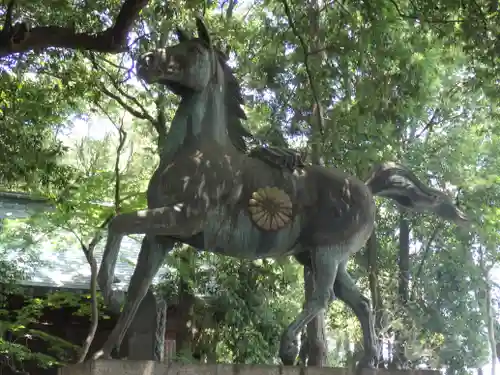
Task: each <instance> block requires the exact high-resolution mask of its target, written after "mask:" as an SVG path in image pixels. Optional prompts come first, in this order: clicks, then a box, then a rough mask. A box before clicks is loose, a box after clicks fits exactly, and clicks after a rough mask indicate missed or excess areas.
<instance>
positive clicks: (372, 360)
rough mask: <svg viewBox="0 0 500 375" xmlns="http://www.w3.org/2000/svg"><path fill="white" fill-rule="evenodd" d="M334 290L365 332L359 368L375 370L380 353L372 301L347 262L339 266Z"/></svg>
mask: <svg viewBox="0 0 500 375" xmlns="http://www.w3.org/2000/svg"><path fill="white" fill-rule="evenodd" d="M333 290H334V293H335V296H336V297H337V298H338V299H339V300H341V301H342V302H344V303H345V304H346V305H347V306H349V307H350V308H351V309H352V310H353V312H354V314H355V315H356V317H357V318H358V320H359V323H360V325H361V330H362V331H363V345H364V350H365V354H364V356H363V358H362V359H361V360H360V361H359V363H358V368H359V369H362V368H374V367H375V364H376V361H378V351H377V344H376V341H375V325H374V319H373V314H372V310H371V308H370V300H369V299H368V298H366V297H365V296H363V294H361V291H360V290H359V288H358V286H357V285H356V283H355V282H354V280H353V279H352V278H351V276H350V275H349V273H348V272H347V268H346V263H345V262H342V263H341V264H340V266H339V269H338V272H337V278H336V279H335V283H334V285H333Z"/></svg>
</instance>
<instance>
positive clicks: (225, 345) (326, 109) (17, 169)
mask: <svg viewBox="0 0 500 375" xmlns="http://www.w3.org/2000/svg"><path fill="white" fill-rule="evenodd" d="M493 3H494V2H490V1H462V2H453V1H447V0H440V1H438V2H437V3H436V2H432V3H431V2H425V1H424V2H419V3H418V4H416V3H414V2H405V1H403V2H394V1H392V0H377V1H376V2H374V3H373V2H372V3H366V2H351V3H346V2H344V3H334V4H329V3H328V5H325V4H321V3H320V2H314V1H308V2H302V1H294V2H293V3H291V4H288V3H286V4H287V5H288V6H289V8H290V15H289V14H287V13H286V12H285V7H284V3H283V0H268V1H263V2H255V3H253V4H247V3H246V2H243V3H241V4H237V3H236V2H233V1H229V2H224V3H223V4H222V3H221V4H219V3H217V2H207V3H205V2H199V1H180V2H173V3H172V2H167V3H165V2H163V1H159V0H151V1H150V2H149V6H148V7H146V8H144V9H143V11H142V13H141V18H140V20H139V22H137V24H136V25H135V26H134V28H133V32H132V33H131V35H130V38H129V41H130V46H129V47H130V48H129V51H127V52H125V53H123V54H118V55H107V54H98V53H90V52H86V51H66V50H47V51H46V52H44V53H38V52H37V51H33V52H30V53H26V54H23V55H20V56H16V57H14V56H9V57H8V58H6V59H5V63H6V65H5V66H6V71H7V72H8V73H7V74H4V75H2V76H1V78H0V88H1V90H0V103H2V104H1V106H0V115H1V116H2V118H3V121H2V125H1V126H3V127H4V128H5V129H4V130H5V131H2V132H1V133H2V136H0V146H1V147H0V171H1V172H0V184H2V185H3V186H4V187H11V188H15V189H24V190H31V191H36V192H38V193H43V194H45V195H46V196H48V197H49V198H50V199H51V200H53V201H54V202H55V204H56V210H55V211H54V212H49V213H44V214H42V215H40V216H38V217H34V218H32V219H31V220H29V221H28V222H26V223H25V224H24V226H18V227H15V226H12V227H11V228H9V230H8V231H7V232H6V233H4V236H5V237H4V241H3V243H8V244H9V246H10V248H15V247H20V246H25V245H21V241H20V240H19V238H20V236H22V237H23V239H25V240H28V242H27V245H26V249H29V248H32V247H33V245H34V244H35V243H36V242H37V241H39V240H40V239H44V240H45V239H46V238H50V240H51V241H52V242H54V243H59V245H58V246H55V247H59V248H64V247H65V246H66V244H68V243H74V242H75V239H74V236H77V237H78V238H79V239H81V240H82V242H83V243H87V242H88V240H89V239H90V238H92V236H93V235H94V234H95V231H96V228H97V227H99V226H100V225H101V224H102V222H103V221H104V219H105V218H106V217H108V216H109V215H110V214H111V213H112V212H114V210H115V209H116V207H114V205H115V203H116V202H115V180H116V170H115V166H114V160H115V156H116V155H115V154H116V143H117V141H116V136H115V134H116V133H115V132H113V133H111V134H107V133H108V132H106V131H102V129H100V128H104V127H108V128H109V129H111V130H114V129H113V124H114V125H115V126H116V127H117V128H118V127H120V126H122V125H123V126H124V128H125V129H126V130H127V133H128V138H127V144H126V147H125V149H124V150H123V151H122V155H123V158H122V161H121V164H120V166H119V174H118V175H119V177H120V181H121V188H120V192H119V198H120V206H121V207H120V209H121V210H122V211H127V210H132V209H136V208H139V207H144V206H145V204H146V202H145V197H144V194H143V193H142V192H144V191H145V189H146V187H147V182H148V179H149V177H150V175H151V173H152V171H153V169H154V167H155V164H156V162H157V160H158V151H159V150H161V147H162V143H163V140H164V139H165V137H166V134H167V130H168V124H169V121H170V120H171V118H172V116H173V113H174V110H175V106H176V105H177V99H176V98H175V97H173V96H172V95H171V94H170V93H165V92H163V91H162V89H161V88H160V87H157V86H151V87H145V86H144V85H143V84H142V83H141V82H138V81H137V80H136V78H135V75H134V74H133V67H132V61H133V60H134V59H135V57H136V56H137V55H138V54H139V53H141V52H144V51H145V50H147V49H149V48H152V47H154V46H162V45H163V44H164V43H165V42H169V43H170V42H173V40H174V39H173V33H172V31H173V29H174V27H175V26H177V25H182V26H184V27H186V28H187V29H188V30H193V29H194V24H193V19H192V17H193V15H194V14H195V13H197V12H204V13H205V18H206V20H207V23H208V24H209V25H210V28H211V29H212V30H213V33H214V36H215V38H216V45H218V46H220V48H222V49H224V50H226V49H228V47H230V50H228V51H229V55H230V57H231V60H230V61H231V64H232V65H233V66H234V67H235V72H236V75H237V77H238V79H239V80H240V81H241V82H242V85H243V87H244V95H245V98H246V106H245V110H246V112H247V114H248V118H249V120H248V121H247V125H248V126H249V128H251V130H252V131H253V132H254V133H255V134H256V135H257V136H258V137H259V138H260V139H262V140H263V141H265V142H267V143H272V144H278V145H285V144H287V143H289V144H292V145H294V146H297V147H300V148H304V149H307V150H308V151H310V152H311V150H313V149H315V148H317V147H319V150H320V154H321V155H320V156H321V159H322V160H323V162H324V163H325V164H326V165H328V166H337V167H340V168H342V169H345V170H347V171H349V172H351V173H354V174H357V175H358V176H360V177H364V176H365V175H366V174H367V172H368V170H369V168H370V167H371V166H372V165H373V163H374V162H378V161H381V160H397V161H400V162H403V163H405V164H406V165H408V166H409V167H410V168H411V169H412V170H414V171H415V172H416V173H417V174H418V175H419V176H420V177H421V178H423V179H424V180H426V181H427V182H429V183H430V184H433V185H436V186H437V187H439V188H441V189H444V190H446V191H448V192H449V193H450V194H451V195H453V196H456V197H457V199H458V201H459V202H460V204H461V205H462V206H463V207H465V209H466V210H467V212H468V214H469V215H470V217H471V222H472V228H471V231H470V232H460V231H458V230H457V228H455V227H453V226H451V225H448V224H444V223H440V222H438V221H437V220H435V219H433V218H429V217H424V216H422V215H415V216H413V217H410V218H409V225H410V234H411V235H410V242H411V243H410V252H409V254H407V255H408V256H409V259H410V269H409V273H410V280H409V287H408V290H407V291H406V292H407V293H408V295H409V299H408V301H407V303H405V304H403V303H402V302H401V291H400V290H399V289H398V278H399V273H400V271H401V267H400V266H399V265H398V259H399V258H400V257H401V256H402V255H404V254H402V252H401V246H400V244H399V242H398V241H399V240H400V229H399V228H400V227H399V225H400V220H401V218H400V214H399V212H398V211H397V210H396V209H395V207H394V206H393V205H392V204H391V203H388V202H386V201H382V200H381V201H378V202H377V203H378V207H379V217H378V221H377V222H378V226H377V229H376V234H377V239H378V246H377V257H376V259H377V264H376V266H377V281H378V290H379V292H380V297H381V300H382V311H378V312H377V314H378V316H379V317H380V321H379V327H378V329H379V333H380V334H383V335H385V337H386V345H388V346H390V345H393V344H394V345H396V344H397V342H396V343H393V342H392V341H391V340H389V338H394V337H405V341H406V348H407V350H406V355H407V357H408V359H410V360H411V365H412V366H417V365H419V364H427V365H428V366H430V367H433V368H445V369H446V370H447V372H448V373H450V374H451V373H456V374H459V373H465V372H467V371H469V370H470V369H473V368H480V367H481V366H483V365H484V364H485V363H486V362H487V361H491V358H490V357H491V355H490V354H489V353H490V352H491V353H493V351H492V350H493V349H494V348H492V345H491V342H490V341H491V340H490V339H491V330H490V329H488V328H487V327H488V326H489V322H488V316H489V315H490V312H489V310H488V309H487V307H488V306H490V305H491V306H492V307H493V310H494V315H496V316H497V315H498V296H497V295H496V294H495V293H497V292H498V286H497V285H496V284H495V282H496V281H495V280H494V277H493V276H494V275H495V272H496V273H497V272H498V271H497V264H498V259H499V256H498V252H497V250H496V249H497V248H498V244H499V240H500V237H499V233H500V231H499V226H498V223H499V222H500V220H499V210H498V208H497V207H499V206H500V204H499V199H500V190H499V188H498V187H499V186H500V184H499V183H498V182H499V181H500V180H499V175H498V170H499V163H500V159H499V158H498V152H497V149H498V145H499V136H500V131H499V126H498V124H499V121H498V120H499V114H500V112H499V107H498V104H499V99H498V90H497V89H498V79H499V77H500V75H499V71H498V66H500V65H499V64H498V56H499V54H498V53H497V52H498V38H497V37H496V36H497V35H498V34H499V32H498V31H499V30H498V27H499V26H498V25H500V22H498V17H500V14H499V11H498V7H496V8H495V7H493V6H492V4H493ZM119 6H120V2H119V1H93V2H85V4H83V3H81V4H80V3H79V2H76V3H71V4H70V3H68V2H52V3H51V5H50V8H49V7H47V6H46V5H43V6H39V4H37V5H36V6H35V5H34V3H31V2H25V1H19V10H18V12H19V13H18V16H24V17H26V18H27V19H30V20H31V21H33V22H34V24H36V25H40V24H41V25H48V24H52V25H59V26H61V25H65V22H66V20H67V19H69V18H72V19H74V20H75V27H76V28H77V30H95V31H98V30H102V29H103V28H104V27H108V26H109V24H110V23H111V18H110V17H111V16H110V15H112V14H116V12H117V11H118V9H119ZM81 7H84V9H83V8H81ZM96 15H100V16H99V17H98V16H96ZM290 16H291V17H290ZM301 39H302V40H303V41H304V42H305V43H304V44H305V48H304V44H303V43H301ZM312 86H315V88H316V90H317V92H318V93H319V99H318V100H317V102H316V100H315V99H314V95H313V93H312V88H311V87H312ZM318 103H319V104H320V105H321V107H322V109H323V124H322V126H323V128H322V129H317V128H314V126H313V125H312V124H314V117H313V114H314V112H313V108H314V107H315V105H318ZM83 114H85V115H83ZM82 122H90V123H92V122H94V123H97V129H98V130H99V132H98V133H99V134H88V136H85V137H81V138H80V139H79V140H78V141H77V142H76V143H75V142H73V143H72V142H69V140H68V138H67V137H66V136H65V135H64V134H66V133H68V132H69V131H70V130H71V129H70V128H71V127H74V128H75V129H78V128H80V129H81V127H82ZM93 129H94V131H95V132H97V131H96V130H95V129H96V127H95V126H94V128H93ZM318 132H320V133H321V134H320V135H321V136H320V137H318ZM101 133H102V134H101ZM61 140H64V142H60V141H61ZM57 250H58V251H60V250H61V249H57ZM2 251H4V250H2ZM8 251H9V249H7V248H6V250H5V254H7V253H8ZM54 251H56V250H54ZM27 254H28V252H26V255H25V256H26V257H27V261H28V262H34V259H32V258H30V257H29V256H28V255H27ZM365 255H366V253H365V254H358V255H357V256H356V257H355V262H353V264H352V265H351V272H352V273H353V274H354V275H355V276H356V278H357V280H358V283H359V285H360V286H361V287H362V289H363V290H364V291H365V293H366V294H369V288H368V285H369V282H368V279H367V269H369V268H370V267H371V266H373V265H370V264H368V260H367V259H368V258H367V257H366V256H365ZM2 259H6V258H5V257H2ZM0 267H1V268H0V269H1V270H4V269H5V271H6V272H5V273H1V272H0V275H6V276H7V277H9V278H10V279H18V278H20V277H22V276H23V275H22V274H19V272H21V273H22V270H19V269H18V268H17V267H15V265H14V264H13V263H12V262H9V261H5V260H3V261H2V262H1V263H0ZM165 267H166V268H165V269H166V270H167V271H168V272H167V273H166V275H167V276H165V278H164V279H163V280H162V282H161V283H160V285H159V286H158V288H159V290H160V291H161V293H163V294H164V295H165V296H167V297H168V300H169V301H174V302H176V301H177V302H178V301H181V300H183V298H186V296H189V295H190V296H195V297H196V298H195V299H196V302H195V303H194V306H193V310H192V312H190V319H191V320H192V324H193V325H194V326H195V327H197V329H198V331H197V332H196V334H195V335H194V339H193V340H192V342H191V344H192V345H190V346H189V347H188V348H187V351H188V354H187V355H184V357H185V358H184V360H199V359H200V358H202V357H204V358H207V360H210V361H228V362H234V363H257V362H260V363H273V362H274V361H275V353H276V351H277V345H278V339H279V337H280V333H281V331H282V329H283V327H285V326H286V324H288V323H289V321H290V320H291V318H292V317H293V316H294V314H295V313H296V312H297V311H298V310H299V309H300V306H301V304H302V290H301V284H300V282H301V278H302V275H301V271H300V268H299V267H298V266H297V265H296V264H295V263H293V262H290V261H289V260H288V259H285V260H280V261H276V262H274V261H263V262H253V263H252V262H242V261H235V260H233V259H225V258H221V257H218V256H215V255H209V254H195V253H194V252H193V251H192V249H181V248H179V249H177V250H176V251H174V252H173V253H172V254H171V255H170V256H169V257H168V258H167V260H166V265H165ZM26 276H28V275H26ZM489 287H491V288H493V291H494V293H493V296H492V299H493V301H490V300H486V299H485V298H486V297H485V293H486V291H487V290H489ZM211 316H215V317H217V318H216V319H215V321H212V320H210V319H208V318H209V317H211ZM207 319H208V320H207ZM327 321H328V326H329V331H334V332H335V333H334V335H331V334H330V335H329V336H330V338H331V345H330V349H331V355H330V356H331V362H330V363H335V364H337V365H346V364H351V362H352V361H353V360H355V357H356V355H357V351H359V349H360V345H359V342H360V337H361V336H360V330H359V326H358V323H357V321H356V320H355V319H354V317H353V315H352V313H351V312H350V311H349V310H348V309H346V308H345V306H343V305H342V304H340V303H338V302H335V303H334V304H333V305H332V306H331V308H330V309H329V314H328V317H327ZM497 326H498V325H497ZM497 328H498V327H497ZM23 332H24V331H23ZM497 333H498V332H497ZM497 337H498V335H497ZM489 340H490V341H489ZM497 341H498V339H497ZM19 345H21V344H19ZM353 347H354V349H353ZM214 348H215V351H214V350H213V349H214ZM183 353H184V354H185V352H183ZM181 354H182V353H181V351H180V352H179V356H181ZM193 354H195V356H194V355H193ZM193 357H196V359H194V358H193ZM389 357H391V358H389V362H391V361H393V362H395V361H394V358H392V355H391V354H390V355H389ZM40 358H41V357H40ZM44 358H45V357H44ZM457 358H458V359H459V360H457ZM45 359H46V360H49V359H47V358H45Z"/></svg>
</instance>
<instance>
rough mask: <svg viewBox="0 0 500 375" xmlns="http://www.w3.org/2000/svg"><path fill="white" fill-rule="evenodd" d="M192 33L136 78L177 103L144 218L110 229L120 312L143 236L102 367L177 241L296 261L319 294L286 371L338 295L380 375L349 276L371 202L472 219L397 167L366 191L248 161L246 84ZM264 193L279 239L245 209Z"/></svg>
mask: <svg viewBox="0 0 500 375" xmlns="http://www.w3.org/2000/svg"><path fill="white" fill-rule="evenodd" d="M197 28H198V38H191V37H189V36H187V35H186V34H185V33H184V32H178V36H179V43H178V44H176V45H174V46H170V47H167V48H165V49H161V50H157V51H153V52H149V53H147V54H145V55H143V56H141V57H140V58H139V59H138V62H137V72H138V76H139V77H140V78H142V79H144V80H145V81H146V82H147V83H150V84H151V83H159V84H163V85H165V86H166V87H167V88H168V89H169V90H171V91H173V92H174V93H175V94H177V95H179V96H180V97H181V102H180V105H179V108H178V110H177V112H176V115H175V117H174V119H173V121H172V124H171V127H170V131H169V134H168V136H167V137H166V143H165V145H164V147H163V153H162V155H161V160H160V163H159V166H158V168H157V170H156V171H155V173H154V174H153V176H152V178H151V180H150V183H149V187H148V191H147V199H148V209H145V210H140V211H136V212H130V213H123V214H120V215H118V216H116V217H115V218H114V219H113V220H112V221H111V223H110V225H109V228H108V238H107V244H106V249H105V253H104V256H103V260H102V264H101V268H100V271H99V277H98V280H99V284H100V288H101V291H102V293H103V294H104V297H105V299H106V301H107V302H108V303H109V304H113V302H114V301H115V302H116V299H115V296H114V295H113V293H112V291H111V281H112V279H113V278H112V276H113V273H114V266H115V263H116V259H117V255H118V251H119V247H120V241H121V239H122V237H123V236H124V235H126V234H132V233H145V234H146V236H145V237H144V240H143V242H142V247H141V251H140V253H139V259H138V263H137V267H136V269H135V272H134V274H133V276H132V280H131V283H130V286H129V290H128V295H127V298H126V302H125V305H124V308H123V311H122V313H121V316H120V319H119V321H118V323H117V325H116V327H115V329H114V331H113V332H112V334H111V335H110V337H109V339H108V341H107V343H106V344H105V346H104V348H103V349H102V350H101V351H100V352H98V354H97V355H96V357H100V356H109V355H110V353H111V350H112V349H113V347H115V346H116V345H119V344H120V342H121V341H122V339H123V336H124V334H125V332H126V330H127V328H128V327H129V325H130V322H131V320H132V318H133V316H134V314H135V313H136V310H137V308H138V306H139V304H140V302H141V300H142V298H143V297H144V295H145V294H146V292H147V290H148V287H149V285H150V284H151V281H152V279H153V277H154V275H155V274H156V272H157V271H158V269H159V267H160V266H161V264H162V263H163V260H164V258H165V255H166V254H167V253H168V252H169V251H170V250H172V248H173V247H174V244H175V243H176V242H178V241H181V242H183V243H186V244H189V245H191V246H194V247H195V248H198V249H200V250H206V251H211V252H214V253H219V254H223V255H228V256H233V257H237V258H246V259H258V258H263V257H279V256H285V255H295V256H296V258H297V259H298V260H299V261H300V262H302V263H310V264H311V265H312V267H313V269H314V275H315V285H316V288H315V292H314V295H313V296H312V297H311V298H310V299H309V300H308V301H306V303H305V305H304V308H303V311H302V312H301V313H300V314H299V315H298V316H297V317H296V319H295V320H294V321H293V322H292V323H291V324H290V326H289V327H288V328H287V330H286V332H285V333H284V334H283V337H282V341H281V346H280V353H279V355H280V357H281V359H282V361H283V363H284V364H286V365H291V364H293V363H294V362H295V360H296V356H297V346H296V342H295V339H296V337H297V334H298V333H299V331H300V330H301V329H302V328H303V327H304V326H305V325H306V324H307V323H308V322H309V321H310V320H311V319H312V318H313V317H314V316H315V315H316V314H318V312H320V311H321V310H322V309H325V308H327V306H328V304H329V302H330V301H331V300H332V299H333V298H334V297H336V298H339V299H340V300H342V301H344V302H345V303H346V304H347V305H348V306H350V307H351V308H352V310H353V311H354V313H355V314H356V316H357V318H358V319H359V321H360V324H361V327H362V330H363V336H364V348H365V356H364V358H363V359H362V361H361V362H360V366H361V367H371V366H373V365H374V361H375V360H376V356H377V350H376V341H375V334H374V325H373V317H372V313H371V309H370V302H369V300H368V299H367V298H366V297H364V296H363V295H362V294H361V292H360V290H359V289H358V287H357V286H356V284H355V283H354V281H353V280H352V279H351V277H350V276H349V274H348V272H347V261H348V258H349V256H351V255H352V254H353V253H355V252H357V251H359V250H360V249H361V248H362V247H363V246H364V245H365V243H366V241H367V239H368V237H369V236H370V234H371V233H372V230H373V227H374V220H375V203H374V200H373V195H379V196H384V197H388V198H392V199H394V200H395V201H396V202H397V203H398V204H400V205H402V206H404V207H407V208H409V209H412V210H417V211H426V212H430V213H434V214H437V215H439V216H441V217H442V218H443V219H446V220H450V221H453V222H456V223H460V224H462V223H466V221H467V219H466V217H465V215H464V214H463V213H462V212H460V210H458V208H457V207H456V206H455V205H454V204H453V202H452V200H451V199H450V198H449V197H447V196H446V195H445V194H443V193H441V192H439V191H436V190H434V189H431V188H428V187H426V186H425V185H423V184H422V183H420V182H419V181H418V179H417V178H416V177H415V176H414V175H413V174H412V173H411V172H409V171H408V170H407V169H405V168H404V167H402V166H400V165H398V164H395V163H386V164H383V165H381V166H378V167H376V168H375V169H374V171H373V173H372V175H371V177H370V178H369V179H368V180H367V181H366V183H365V182H363V181H361V180H359V179H358V178H356V177H354V176H351V175H349V174H346V173H344V172H342V171H340V170H338V169H334V168H325V167H321V166H314V165H304V164H303V162H301V161H300V159H299V158H293V157H291V158H290V155H293V152H292V153H288V152H287V153H284V154H282V155H281V156H280V153H279V152H278V153H277V152H274V151H271V152H269V150H262V149H261V150H257V151H254V152H253V153H250V155H249V154H248V151H247V147H246V143H245V137H251V134H250V133H249V132H248V130H246V129H245V128H244V126H243V124H242V121H241V120H242V119H245V113H244V111H243V109H242V108H241V104H242V102H243V100H242V95H241V92H240V87H239V84H238V82H237V81H236V79H235V77H234V76H233V74H232V71H231V69H230V68H229V67H228V65H227V64H226V61H227V59H226V57H225V56H224V55H223V54H222V53H221V52H219V51H218V50H216V49H214V47H213V45H212V41H211V38H210V36H209V32H208V30H207V28H206V27H205V25H204V23H203V22H202V20H201V19H197ZM252 155H253V157H252ZM286 155H288V156H289V157H288V158H287V157H286ZM283 160H284V161H285V162H283ZM290 160H291V161H290ZM279 166H282V167H283V166H284V168H281V167H279ZM273 187H274V188H276V189H273ZM265 188H268V190H267V192H266V194H267V195H266V196H270V197H274V198H272V199H274V200H275V202H274V203H275V210H282V211H283V210H284V211H283V212H285V213H286V215H288V214H290V216H289V218H290V220H288V221H287V222H286V223H284V224H283V225H282V223H281V222H280V225H282V226H281V228H279V229H277V228H276V225H274V224H273V225H274V227H273V228H270V229H274V230H266V229H263V228H264V227H265V226H266V225H265V224H262V222H261V223H260V224H262V225H261V226H259V225H257V224H258V223H257V222H256V220H257V219H259V220H260V217H258V218H257V219H255V217H254V219H252V215H254V216H255V212H257V211H256V210H254V211H252V213H251V212H250V209H249V206H252V205H254V206H255V205H257V203H258V202H257V203H255V202H253V203H252V202H251V199H255V197H256V195H255V194H254V193H255V192H257V191H260V192H262V191H263V190H259V189H265ZM259 194H260V193H259ZM288 199H289V200H290V202H291V209H290V210H289V207H288V205H289V203H288ZM271 203H272V202H271ZM269 211H271V209H269ZM283 220H284V219H283ZM273 225H270V226H273Z"/></svg>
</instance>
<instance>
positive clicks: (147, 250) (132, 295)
mask: <svg viewBox="0 0 500 375" xmlns="http://www.w3.org/2000/svg"><path fill="white" fill-rule="evenodd" d="M175 243H176V241H175V240H174V239H171V238H168V237H161V236H149V235H146V236H145V237H144V238H143V240H142V245H141V251H140V252H139V257H138V259H137V266H136V267H135V270H134V273H133V275H132V278H131V280H130V285H129V287H128V291H127V297H126V302H125V306H124V307H123V311H122V313H121V314H120V317H119V318H118V322H117V323H116V325H115V327H114V328H113V331H112V332H111V334H110V335H109V337H108V339H107V340H106V343H105V344H104V346H103V348H102V349H101V350H99V351H98V352H96V353H95V354H94V359H98V358H109V357H110V356H111V351H112V350H113V349H114V348H115V347H119V346H120V344H121V342H122V341H123V338H124V337H125V334H126V333H127V329H128V327H129V326H130V324H131V323H132V320H133V319H134V316H135V314H136V312H137V309H138V308H139V305H140V304H141V301H142V300H143V298H144V296H145V295H146V293H147V291H148V289H149V287H150V285H151V282H152V281H153V278H154V277H155V275H156V273H157V272H158V270H159V269H160V267H161V265H162V264H163V261H164V260H165V256H166V255H167V253H168V252H170V251H171V250H172V249H173V247H174V245H175Z"/></svg>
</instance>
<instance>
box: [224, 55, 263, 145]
mask: <svg viewBox="0 0 500 375" xmlns="http://www.w3.org/2000/svg"><path fill="white" fill-rule="evenodd" d="M215 54H216V56H217V59H218V61H219V64H220V65H221V67H222V72H223V74H224V81H225V83H226V90H227V92H226V99H225V104H226V109H227V111H228V118H227V133H228V136H229V139H230V140H231V142H232V143H233V145H234V147H236V148H237V149H238V150H240V151H241V152H244V153H246V152H247V151H248V146H247V144H246V142H245V138H250V139H253V138H254V136H253V135H252V133H250V131H249V130H248V129H247V128H246V127H245V126H244V125H243V123H242V120H246V119H247V116H246V114H245V111H244V110H243V108H242V107H241V106H242V105H243V104H244V100H243V96H242V94H241V86H240V83H239V82H238V80H237V79H236V77H235V75H234V73H233V70H232V69H231V68H230V67H229V66H228V65H227V60H228V57H227V56H226V55H225V54H224V53H223V52H221V51H220V50H218V49H215Z"/></svg>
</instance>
